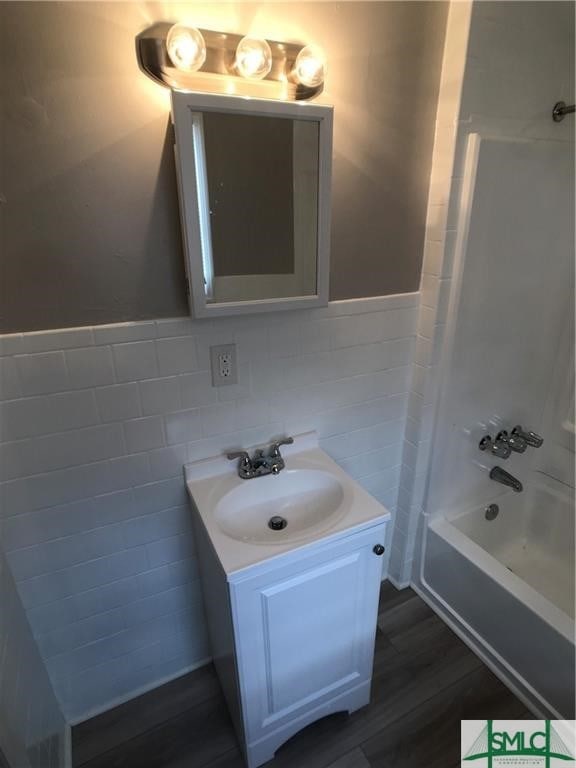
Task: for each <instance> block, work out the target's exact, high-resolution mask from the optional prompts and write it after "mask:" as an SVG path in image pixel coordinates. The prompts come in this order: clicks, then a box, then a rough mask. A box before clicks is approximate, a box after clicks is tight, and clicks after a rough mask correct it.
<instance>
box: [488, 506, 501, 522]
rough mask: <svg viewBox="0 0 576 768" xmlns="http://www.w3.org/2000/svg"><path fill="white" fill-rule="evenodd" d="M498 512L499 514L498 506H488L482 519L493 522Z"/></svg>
mask: <svg viewBox="0 0 576 768" xmlns="http://www.w3.org/2000/svg"><path fill="white" fill-rule="evenodd" d="M498 512H500V507H499V506H498V504H488V506H487V507H486V509H485V510H484V517H485V518H486V520H494V518H496V517H498Z"/></svg>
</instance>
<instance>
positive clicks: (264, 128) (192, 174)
mask: <svg viewBox="0 0 576 768" xmlns="http://www.w3.org/2000/svg"><path fill="white" fill-rule="evenodd" d="M173 117H174V125H175V133H176V157H177V170H178V181H179V195H180V208H181V215H182V229H183V233H184V245H185V255H186V267H187V276H188V280H189V286H190V297H191V310H192V312H193V314H194V315H195V316H196V317H207V316H215V315H225V314H238V313H245V312H261V311H270V310H274V309H276V310H277V309H293V308H297V307H301V306H322V305H325V304H327V302H328V238H329V212H330V204H329V194H330V165H331V163H330V161H331V152H332V147H331V144H332V142H331V138H332V109H331V107H324V106H322V107H319V106H316V105H308V104H293V103H286V102H268V101H266V102H262V101H256V100H246V99H238V98H232V97H218V96H199V95H197V94H188V93H180V92H174V93H173Z"/></svg>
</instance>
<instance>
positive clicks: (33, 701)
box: [0, 551, 68, 768]
mask: <svg viewBox="0 0 576 768" xmlns="http://www.w3.org/2000/svg"><path fill="white" fill-rule="evenodd" d="M0 605H1V606H2V612H1V620H0V735H1V736H2V747H3V749H4V751H5V755H6V758H7V759H8V760H9V761H10V765H14V766H24V765H26V766H30V768H64V766H65V765H66V764H67V763H66V751H67V747H68V739H67V735H68V734H67V727H66V721H65V720H64V716H63V715H62V712H61V711H60V707H59V706H58V702H57V700H56V697H55V695H54V691H53V690H52V686H51V684H50V680H49V679H48V675H47V673H46V669H45V667H44V664H43V662H42V658H41V657H40V654H39V653H38V648H37V646H36V644H35V642H34V638H33V637H32V632H31V631H30V625H29V623H28V621H27V620H26V614H25V612H24V608H23V607H22V603H21V602H20V598H19V597H18V593H17V590H16V585H15V583H14V580H13V577H12V574H11V573H10V568H9V567H8V564H7V562H6V560H5V558H4V555H3V554H2V552H1V551H0ZM56 619H59V620H60V622H61V623H62V624H67V623H68V621H67V615H66V614H65V613H64V614H63V613H60V615H58V614H57V613H56Z"/></svg>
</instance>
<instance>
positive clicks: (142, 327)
mask: <svg viewBox="0 0 576 768" xmlns="http://www.w3.org/2000/svg"><path fill="white" fill-rule="evenodd" d="M418 298H419V297H418V294H407V295H399V296H390V297H383V298H375V299H364V300H353V301H342V302H335V303H333V304H331V305H330V306H329V307H328V308H326V309H318V310H308V311H305V312H298V313H284V314H278V315H275V316H271V317H270V318H269V319H267V320H266V321H265V322H263V321H262V320H261V318H256V317H252V318H239V319H221V320H214V321H195V322H193V321H191V320H189V319H186V318H182V319H174V320H159V321H155V322H153V321H145V322H140V323H130V324H121V325H115V326H97V327H94V328H79V329H67V330H62V331H49V332H40V333H26V334H13V335H10V336H4V337H0V376H1V383H0V394H1V396H2V402H1V403H0V430H1V434H0V437H1V440H2V442H1V444H0V452H1V453H0V466H1V471H2V478H1V479H2V484H1V486H0V492H1V494H2V496H1V499H2V503H1V518H0V519H1V526H2V527H1V543H2V547H3V549H4V550H5V551H6V552H7V557H8V560H9V562H10V566H11V569H12V571H13V574H14V576H15V579H16V581H17V584H18V590H19V593H20V595H21V598H22V601H23V603H24V605H25V607H26V611H27V615H28V618H29V620H30V623H31V625H32V628H33V630H34V635H35V638H36V641H37V643H38V645H39V647H40V649H41V652H42V656H43V658H44V660H45V662H46V665H47V667H48V670H49V672H50V676H51V679H52V682H53V684H54V687H55V690H56V693H57V695H58V698H59V701H60V703H61V705H62V707H63V709H64V711H65V714H66V715H67V717H68V718H69V719H71V720H74V721H76V720H80V719H83V718H84V717H86V716H87V715H88V714H90V713H91V712H95V711H99V710H102V709H106V708H108V707H109V706H111V705H112V704H113V703H116V702H117V701H119V700H122V699H126V698H130V697H131V696H132V695H133V694H134V693H135V692H136V691H139V690H142V689H145V688H151V687H154V686H155V685H157V684H158V683H159V682H161V681H163V680H164V679H167V678H169V677H171V676H176V675H178V674H180V673H182V672H183V671H184V670H186V669H189V668H190V667H191V666H193V665H195V664H198V663H202V662H203V660H204V659H205V657H206V656H207V646H206V637H205V631H204V618H203V608H202V602H201V597H200V592H199V586H198V578H197V567H196V560H195V556H194V544H193V540H192V534H191V529H190V516H189V508H188V502H187V499H186V493H185V487H184V482H183V476H182V466H183V464H185V463H186V462H188V461H194V460H196V459H199V458H205V457H208V456H214V455H217V454H219V453H220V452H222V451H223V450H226V449H231V448H238V447H243V446H249V445H255V444H260V443H266V442H268V441H269V439H270V438H272V437H274V436H279V435H282V434H284V433H287V434H295V433H301V432H305V431H308V430H311V429H315V430H316V431H317V432H318V435H319V438H320V445H321V447H322V448H323V449H324V450H325V451H326V452H327V453H328V454H329V455H330V456H332V457H333V458H334V459H335V460H336V461H337V462H338V463H339V464H340V465H341V466H342V467H343V468H344V469H345V470H346V472H348V473H349V474H350V475H351V476H352V477H353V478H354V479H356V480H358V481H359V482H360V483H361V485H362V486H363V487H364V488H365V489H366V490H368V491H369V492H370V493H371V494H373V495H374V496H375V497H376V498H377V499H378V500H380V501H382V502H383V503H384V504H385V505H386V506H387V507H388V508H389V509H391V510H392V511H393V510H394V508H395V503H396V496H397V489H398V480H399V473H400V462H401V450H402V439H403V433H404V424H405V413H406V405H407V398H408V386H409V375H410V366H411V361H412V357H413V352H414V328H415V321H416V313H417V304H418ZM230 342H235V343H236V344H237V352H238V363H239V368H238V372H239V381H238V384H237V385H235V386H230V387H221V388H219V389H214V388H212V386H211V382H210V373H209V348H210V346H211V345H213V344H220V343H230Z"/></svg>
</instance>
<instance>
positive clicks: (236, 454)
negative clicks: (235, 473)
mask: <svg viewBox="0 0 576 768" xmlns="http://www.w3.org/2000/svg"><path fill="white" fill-rule="evenodd" d="M226 458H227V459H228V460H229V461H233V460H234V459H240V461H239V463H238V466H239V467H240V468H244V469H248V468H250V467H251V466H252V464H251V462H250V456H249V455H248V451H232V452H231V453H227V454H226Z"/></svg>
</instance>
